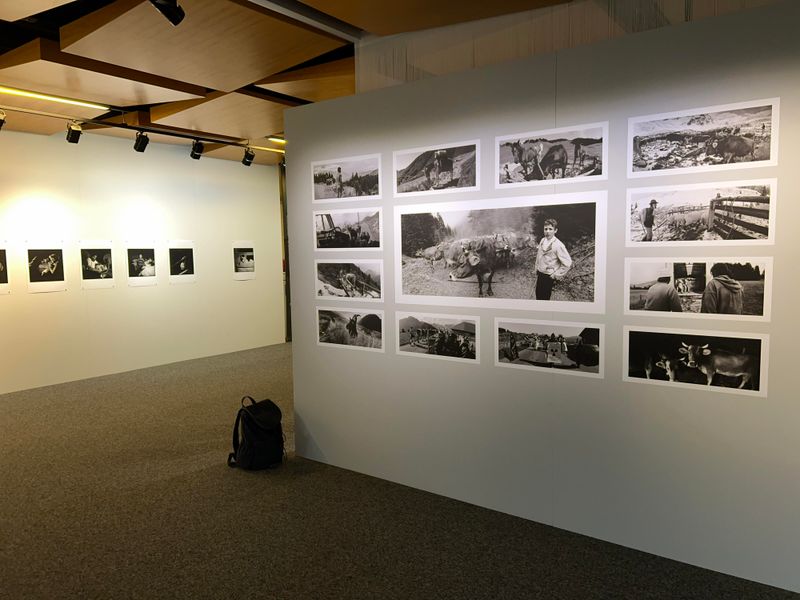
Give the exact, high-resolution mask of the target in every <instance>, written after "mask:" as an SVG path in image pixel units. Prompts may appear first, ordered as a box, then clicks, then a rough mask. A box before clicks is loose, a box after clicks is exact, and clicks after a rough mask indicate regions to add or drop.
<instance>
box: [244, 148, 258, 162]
mask: <svg viewBox="0 0 800 600" xmlns="http://www.w3.org/2000/svg"><path fill="white" fill-rule="evenodd" d="M255 157H256V153H255V152H253V150H251V149H250V148H245V149H244V157H242V164H243V165H244V166H245V167H249V166H250V165H252V164H253V159H254V158H255Z"/></svg>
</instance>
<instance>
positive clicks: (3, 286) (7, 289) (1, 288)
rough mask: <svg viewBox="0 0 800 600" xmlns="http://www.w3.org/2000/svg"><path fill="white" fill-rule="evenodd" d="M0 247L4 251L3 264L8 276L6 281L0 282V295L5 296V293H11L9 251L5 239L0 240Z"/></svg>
mask: <svg viewBox="0 0 800 600" xmlns="http://www.w3.org/2000/svg"><path fill="white" fill-rule="evenodd" d="M0 249H2V250H5V251H6V264H5V267H6V277H7V278H8V283H0V296H5V295H6V294H10V293H11V274H10V273H9V269H10V267H9V266H8V263H10V262H11V260H10V259H9V257H8V254H9V252H8V241H7V240H0Z"/></svg>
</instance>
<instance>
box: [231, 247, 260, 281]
mask: <svg viewBox="0 0 800 600" xmlns="http://www.w3.org/2000/svg"><path fill="white" fill-rule="evenodd" d="M236 248H252V249H253V264H254V265H255V266H254V268H253V270H252V271H250V272H243V273H239V272H237V271H236V262H235V261H236V256H235V255H234V254H233V253H234V252H235V251H236ZM230 259H231V262H230V265H231V273H233V280H234V281H252V280H254V279H255V278H256V271H258V259H257V258H256V246H255V244H254V243H253V240H233V242H231V253H230Z"/></svg>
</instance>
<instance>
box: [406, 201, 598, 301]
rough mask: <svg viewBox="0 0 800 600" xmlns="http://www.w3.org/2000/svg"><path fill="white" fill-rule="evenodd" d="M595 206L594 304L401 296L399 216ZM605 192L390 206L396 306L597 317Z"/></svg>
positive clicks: (493, 298) (494, 298) (512, 299)
mask: <svg viewBox="0 0 800 600" xmlns="http://www.w3.org/2000/svg"><path fill="white" fill-rule="evenodd" d="M589 203H594V204H595V257H594V293H595V297H594V302H572V301H556V300H535V299H530V300H520V299H514V298H496V297H492V298H485V297H484V298H464V297H460V296H417V295H412V294H403V280H402V278H403V271H402V266H403V265H402V261H403V255H402V254H403V253H402V246H403V244H402V238H401V237H400V234H401V216H402V215H404V214H410V213H420V212H447V211H464V210H482V209H490V208H514V207H520V206H530V207H533V206H551V205H556V204H589ZM607 205H608V193H607V192H605V191H592V192H575V193H568V194H550V195H542V196H518V197H516V198H487V199H481V200H462V201H459V202H446V203H441V202H439V203H432V204H406V205H399V206H395V207H394V239H395V244H394V285H395V289H394V293H395V302H397V303H398V304H428V305H433V306H466V307H468V308H493V309H511V310H536V311H545V312H551V311H552V312H574V313H587V314H597V313H603V312H605V298H606V236H607V233H608V224H607V216H608V215H607Z"/></svg>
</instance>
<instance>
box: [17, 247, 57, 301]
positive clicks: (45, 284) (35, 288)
mask: <svg viewBox="0 0 800 600" xmlns="http://www.w3.org/2000/svg"><path fill="white" fill-rule="evenodd" d="M37 249H39V250H47V249H53V250H61V268H62V271H63V273H64V279H63V280H62V281H31V269H30V266H29V265H28V260H29V254H28V252H29V251H30V250H37ZM66 257H67V251H66V244H65V243H64V240H50V241H47V240H44V241H42V240H32V241H26V242H25V272H26V273H27V278H28V292H29V293H31V294H46V293H50V292H66V291H67V258H66ZM6 260H8V248H6ZM9 283H11V280H10V278H9Z"/></svg>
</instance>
